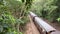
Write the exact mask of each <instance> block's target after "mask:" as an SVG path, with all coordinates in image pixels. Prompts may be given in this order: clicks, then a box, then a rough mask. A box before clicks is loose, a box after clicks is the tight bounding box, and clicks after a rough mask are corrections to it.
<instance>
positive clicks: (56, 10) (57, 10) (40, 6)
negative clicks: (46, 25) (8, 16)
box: [31, 0, 60, 22]
mask: <svg viewBox="0 0 60 34" xmlns="http://www.w3.org/2000/svg"><path fill="white" fill-rule="evenodd" d="M59 3H60V0H36V1H34V2H33V4H32V8H31V10H32V11H33V12H35V13H36V14H37V15H38V16H40V17H43V18H45V19H48V20H49V21H50V22H57V21H60V4H59Z"/></svg>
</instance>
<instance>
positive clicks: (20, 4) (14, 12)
mask: <svg viewBox="0 0 60 34" xmlns="http://www.w3.org/2000/svg"><path fill="white" fill-rule="evenodd" d="M59 3H60V0H0V34H22V32H21V30H20V29H21V28H20V27H21V26H24V25H25V24H26V23H27V22H28V21H29V20H28V14H29V10H31V11H33V12H34V13H36V14H37V15H38V16H39V17H43V18H45V19H48V20H49V21H50V22H56V21H58V22H60V4H59Z"/></svg>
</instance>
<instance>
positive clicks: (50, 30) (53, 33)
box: [30, 12, 60, 34]
mask: <svg viewBox="0 0 60 34" xmlns="http://www.w3.org/2000/svg"><path fill="white" fill-rule="evenodd" d="M30 16H31V18H32V20H33V21H34V23H35V25H36V26H37V28H38V30H39V31H40V33H41V34H60V32H59V31H57V30H56V29H55V28H54V27H52V26H51V25H49V24H48V23H46V22H45V21H43V19H41V18H39V17H38V16H37V15H36V14H34V13H33V12H30Z"/></svg>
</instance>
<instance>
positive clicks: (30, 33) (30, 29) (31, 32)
mask: <svg viewBox="0 0 60 34" xmlns="http://www.w3.org/2000/svg"><path fill="white" fill-rule="evenodd" d="M29 18H30V16H29ZM26 29H27V30H26V31H25V34H40V33H39V31H38V29H37V28H36V26H35V25H34V23H33V21H32V20H31V18H30V22H29V23H27V25H26Z"/></svg>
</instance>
